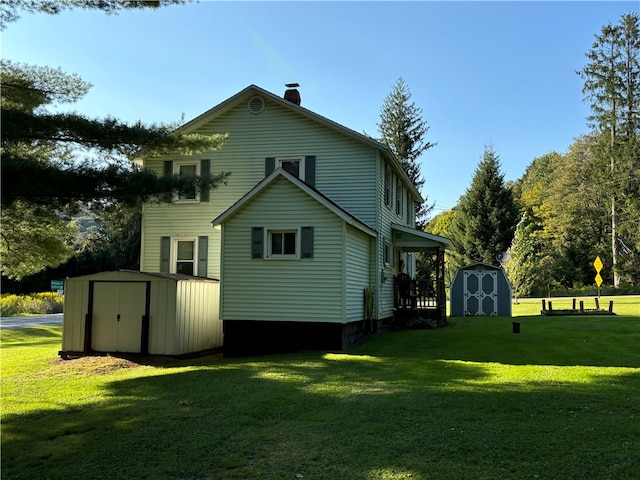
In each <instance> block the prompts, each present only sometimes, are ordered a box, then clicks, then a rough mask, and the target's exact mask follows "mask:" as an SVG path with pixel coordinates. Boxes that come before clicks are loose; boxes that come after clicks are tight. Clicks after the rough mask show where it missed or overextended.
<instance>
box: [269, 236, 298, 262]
mask: <svg viewBox="0 0 640 480" xmlns="http://www.w3.org/2000/svg"><path fill="white" fill-rule="evenodd" d="M267 242H268V243H267V249H268V250H267V252H268V254H267V257H268V258H298V257H299V246H298V230H269V231H268V232H267Z"/></svg>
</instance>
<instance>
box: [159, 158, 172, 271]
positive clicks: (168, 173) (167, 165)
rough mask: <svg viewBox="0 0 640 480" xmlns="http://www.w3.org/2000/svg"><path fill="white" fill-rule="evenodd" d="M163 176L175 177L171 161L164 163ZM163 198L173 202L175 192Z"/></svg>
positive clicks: (168, 193)
mask: <svg viewBox="0 0 640 480" xmlns="http://www.w3.org/2000/svg"><path fill="white" fill-rule="evenodd" d="M162 174H163V175H164V176H165V177H169V176H171V175H173V162H172V161H171V160H165V161H164V163H163V171H162ZM163 196H164V201H165V202H170V201H171V200H173V192H167V193H165V194H164V195H163ZM167 271H168V270H167Z"/></svg>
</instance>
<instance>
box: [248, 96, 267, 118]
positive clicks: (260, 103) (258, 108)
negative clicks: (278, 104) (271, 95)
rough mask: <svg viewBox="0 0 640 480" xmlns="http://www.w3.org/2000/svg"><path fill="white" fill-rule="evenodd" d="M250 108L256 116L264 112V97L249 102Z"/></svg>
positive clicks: (254, 98)
mask: <svg viewBox="0 0 640 480" xmlns="http://www.w3.org/2000/svg"><path fill="white" fill-rule="evenodd" d="M248 107H249V111H250V112H251V113H253V114H254V115H258V114H259V113H262V111H263V110H264V100H263V99H262V97H253V98H252V99H251V100H249V104H248Z"/></svg>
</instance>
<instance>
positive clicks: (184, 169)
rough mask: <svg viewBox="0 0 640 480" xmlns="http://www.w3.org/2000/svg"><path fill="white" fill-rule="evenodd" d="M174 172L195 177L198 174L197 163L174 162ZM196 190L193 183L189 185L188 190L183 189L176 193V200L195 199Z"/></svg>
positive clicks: (196, 195)
mask: <svg viewBox="0 0 640 480" xmlns="http://www.w3.org/2000/svg"><path fill="white" fill-rule="evenodd" d="M176 170H177V171H176V172H175V173H177V174H178V175H180V176H181V177H190V178H195V177H197V176H198V164H197V163H177V162H176ZM197 199H198V192H197V191H196V187H195V185H193V186H192V187H190V188H189V189H188V190H186V191H183V192H181V193H179V194H178V200H193V201H195V200H197Z"/></svg>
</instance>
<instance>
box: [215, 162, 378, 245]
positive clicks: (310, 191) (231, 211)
mask: <svg viewBox="0 0 640 480" xmlns="http://www.w3.org/2000/svg"><path fill="white" fill-rule="evenodd" d="M281 177H282V178H285V179H287V180H288V181H289V182H291V183H292V184H293V185H295V186H296V187H298V188H299V189H300V190H302V191H303V192H305V193H306V194H307V195H309V196H310V197H312V198H313V199H315V200H316V201H317V202H319V203H320V204H321V205H323V206H324V207H325V208H327V209H329V210H330V211H331V212H333V213H334V214H335V215H336V216H338V217H340V218H341V219H342V220H343V221H345V222H346V223H347V224H348V225H351V226H353V227H355V228H357V229H358V230H360V231H362V232H364V233H366V234H367V235H370V236H372V237H377V236H378V233H377V232H376V231H375V230H374V229H373V228H371V227H370V226H368V225H367V224H366V223H364V222H362V221H361V220H359V219H358V218H357V217H355V216H354V215H352V214H350V213H349V212H347V211H346V210H345V209H344V208H342V207H340V206H339V205H338V204H337V203H335V202H333V201H332V200H331V199H330V198H328V197H327V196H325V195H323V194H322V193H321V192H320V191H319V190H316V189H315V188H313V187H311V186H310V185H309V184H307V183H305V182H303V181H302V180H300V179H299V178H298V177H294V176H293V175H291V174H290V173H289V172H287V171H286V170H283V169H282V168H277V169H275V170H274V171H273V172H272V173H271V174H270V175H269V176H267V177H265V178H264V179H262V180H261V181H260V182H259V183H258V184H256V185H255V186H254V187H253V188H252V189H251V190H249V192H247V193H246V194H245V195H244V196H243V197H242V198H241V199H240V200H238V201H237V202H236V203H234V204H233V205H231V207H229V208H228V209H227V210H225V211H224V212H222V213H221V214H220V215H218V216H217V217H216V218H215V219H213V220H212V222H211V224H212V225H213V226H214V227H215V226H217V225H220V224H222V223H224V222H225V221H227V220H228V219H229V218H231V217H232V216H233V215H235V214H236V213H238V212H239V211H240V210H242V208H243V207H244V206H245V205H246V204H247V203H249V202H250V201H251V200H252V199H253V198H255V197H256V196H257V195H258V194H259V193H260V192H262V191H264V190H265V189H267V188H269V186H270V185H271V184H272V183H274V182H275V181H276V179H278V178H281Z"/></svg>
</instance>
